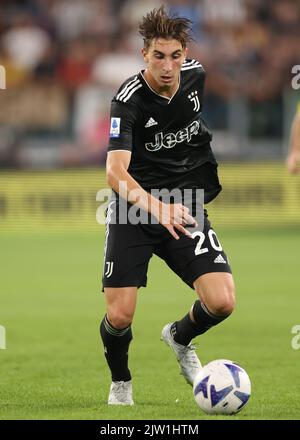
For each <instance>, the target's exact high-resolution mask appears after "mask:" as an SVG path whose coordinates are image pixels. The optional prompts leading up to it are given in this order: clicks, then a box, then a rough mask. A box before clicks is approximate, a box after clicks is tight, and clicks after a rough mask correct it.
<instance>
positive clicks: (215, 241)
mask: <svg viewBox="0 0 300 440" xmlns="http://www.w3.org/2000/svg"><path fill="white" fill-rule="evenodd" d="M208 236H209V241H210V244H211V245H212V247H213V248H214V249H215V250H216V251H218V252H222V250H223V248H222V246H221V243H220V242H219V240H218V237H217V234H216V233H215V231H214V230H213V229H210V230H209V231H208Z"/></svg>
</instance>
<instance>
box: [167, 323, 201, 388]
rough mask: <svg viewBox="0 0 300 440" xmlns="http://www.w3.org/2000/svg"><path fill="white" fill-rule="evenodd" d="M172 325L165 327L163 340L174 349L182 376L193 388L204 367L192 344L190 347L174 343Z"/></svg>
mask: <svg viewBox="0 0 300 440" xmlns="http://www.w3.org/2000/svg"><path fill="white" fill-rule="evenodd" d="M172 325H173V322H171V323H169V324H167V325H165V326H164V328H163V329H162V333H161V340H162V341H164V342H165V343H166V344H167V345H169V347H171V348H172V350H173V351H174V353H175V355H176V358H177V361H178V363H179V365H180V370H181V374H182V375H183V377H184V378H185V380H186V381H187V383H188V384H190V385H192V386H193V383H194V379H195V377H196V375H197V374H198V373H199V371H200V370H201V368H202V365H201V363H200V361H199V359H198V356H197V355H196V352H195V347H194V346H193V345H192V344H191V343H189V345H181V344H178V343H177V342H176V341H174V338H173V336H172V334H171V331H170V330H171V326H172Z"/></svg>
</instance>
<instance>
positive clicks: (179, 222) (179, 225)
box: [159, 203, 198, 240]
mask: <svg viewBox="0 0 300 440" xmlns="http://www.w3.org/2000/svg"><path fill="white" fill-rule="evenodd" d="M159 222H160V223H161V224H162V225H163V226H164V227H165V228H166V229H167V230H168V231H169V232H170V234H171V235H172V236H173V237H174V238H175V239H176V240H179V235H178V234H177V232H176V231H180V232H182V233H183V234H184V235H187V236H188V237H190V238H192V234H191V233H190V232H189V231H188V230H187V229H186V228H185V226H186V225H190V226H198V224H197V222H196V220H195V219H194V218H193V217H192V216H191V215H190V214H189V208H187V207H186V206H184V205H182V204H181V203H174V204H166V203H162V204H161V209H160V213H159Z"/></svg>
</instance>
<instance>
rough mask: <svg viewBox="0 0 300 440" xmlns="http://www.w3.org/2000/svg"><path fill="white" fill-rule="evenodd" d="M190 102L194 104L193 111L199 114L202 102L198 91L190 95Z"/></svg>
mask: <svg viewBox="0 0 300 440" xmlns="http://www.w3.org/2000/svg"><path fill="white" fill-rule="evenodd" d="M188 98H189V100H190V101H191V102H193V103H194V108H193V110H194V111H195V112H198V111H199V110H200V102H199V98H198V91H197V90H195V91H194V92H192V93H190V94H189V96H188Z"/></svg>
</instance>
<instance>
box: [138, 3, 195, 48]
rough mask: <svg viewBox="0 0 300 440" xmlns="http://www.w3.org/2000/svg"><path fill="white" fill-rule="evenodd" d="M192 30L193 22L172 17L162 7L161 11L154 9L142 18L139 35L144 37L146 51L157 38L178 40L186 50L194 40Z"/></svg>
mask: <svg viewBox="0 0 300 440" xmlns="http://www.w3.org/2000/svg"><path fill="white" fill-rule="evenodd" d="M191 28H192V22H191V20H189V19H188V18H183V17H176V16H170V15H168V14H167V12H166V11H165V8H164V6H161V7H160V8H159V9H153V10H152V11H150V12H149V13H148V14H147V15H145V17H143V18H142V20H141V22H140V24H139V34H140V35H141V36H142V37H143V40H144V48H145V49H148V48H149V46H150V44H151V41H152V40H153V39H155V38H164V39H166V40H170V39H174V40H178V41H180V43H181V44H182V47H183V48H185V47H186V45H187V43H188V42H189V41H191V40H192V37H191V35H190V32H191Z"/></svg>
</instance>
